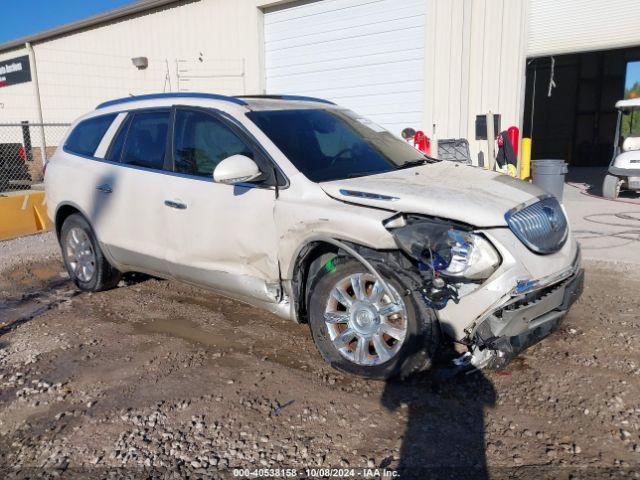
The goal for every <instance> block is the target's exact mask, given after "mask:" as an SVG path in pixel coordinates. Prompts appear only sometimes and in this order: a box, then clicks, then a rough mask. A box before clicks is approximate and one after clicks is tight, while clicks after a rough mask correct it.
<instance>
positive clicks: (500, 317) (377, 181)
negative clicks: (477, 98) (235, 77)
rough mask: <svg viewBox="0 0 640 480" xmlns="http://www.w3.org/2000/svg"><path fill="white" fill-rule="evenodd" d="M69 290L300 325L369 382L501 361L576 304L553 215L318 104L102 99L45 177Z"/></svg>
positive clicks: (573, 268)
mask: <svg viewBox="0 0 640 480" xmlns="http://www.w3.org/2000/svg"><path fill="white" fill-rule="evenodd" d="M45 184H46V195H47V205H48V209H49V215H50V217H51V219H52V220H53V221H54V223H55V228H56V232H57V234H58V238H59V240H60V244H61V247H62V253H63V256H64V262H65V264H66V267H67V269H68V271H69V274H70V275H71V278H72V279H73V280H74V281H75V283H76V284H77V285H78V287H79V288H80V289H82V290H88V291H98V290H105V289H108V288H112V287H114V286H115V285H116V284H117V283H118V280H119V278H120V275H121V274H122V273H123V272H130V271H135V272H144V273H147V274H150V275H154V276H158V277H163V278H171V279H176V280H181V281H185V282H189V283H192V284H196V285H200V286H203V287H209V288H211V289H213V290H215V291H216V292H219V293H221V294H223V295H226V296H229V297H233V298H236V299H238V300H241V301H244V302H247V303H250V304H252V305H255V306H257V307H261V308H264V309H266V310H268V311H270V312H273V313H275V314H277V315H280V316H282V317H286V318H290V319H291V320H293V321H296V322H307V323H308V324H309V325H310V328H311V334H312V336H313V339H314V340H315V343H316V345H317V347H318V349H319V351H320V353H321V354H322V356H323V357H324V359H325V360H327V361H328V362H330V363H331V365H333V366H334V367H336V368H338V369H341V370H343V371H347V372H351V373H355V374H359V375H363V376H366V377H372V378H389V377H391V376H395V375H402V376H404V375H407V374H410V373H412V372H415V371H417V370H420V369H422V368H425V367H427V366H429V365H430V363H431V360H432V358H433V356H434V353H435V351H436V349H437V348H438V345H440V344H442V342H443V341H447V342H449V343H450V342H451V341H455V342H458V343H460V344H462V345H465V346H466V347H467V348H468V352H467V354H466V355H465V358H464V360H466V362H467V364H471V365H474V366H478V367H480V366H493V367H498V366H501V365H504V364H505V362H507V361H508V360H509V359H510V358H511V357H512V356H513V355H515V354H516V353H517V352H519V351H521V350H522V349H524V348H526V347H527V346H529V345H531V344H532V343H535V342H536V341H538V340H539V339H541V338H543V337H544V336H546V335H547V334H548V333H549V332H550V331H551V330H552V329H553V328H554V327H555V326H556V325H557V324H558V322H559V321H560V319H561V318H562V316H563V315H564V314H565V313H566V311H567V310H568V309H569V306H570V305H571V303H573V301H574V300H575V299H576V298H577V297H578V296H579V295H580V293H581V290H582V283H583V273H582V270H581V269H580V254H579V247H578V245H577V243H576V242H575V241H574V239H573V238H572V235H571V232H570V231H569V227H568V224H567V221H566V217H565V214H564V211H563V208H562V207H561V205H560V204H559V203H558V202H557V201H556V200H555V198H553V197H549V196H545V195H544V193H543V192H542V191H541V190H539V189H537V188H536V187H534V186H531V185H529V184H527V183H524V182H521V181H518V180H515V179H512V178H510V177H507V176H504V175H500V174H496V173H489V172H487V171H484V170H482V169H479V168H475V167H470V166H465V165H461V164H457V163H453V162H446V161H437V160H435V159H432V158H429V157H427V156H425V155H423V154H422V153H420V152H418V151H417V150H415V149H414V148H413V147H411V146H409V145H408V144H407V143H405V142H404V141H402V140H401V139H399V138H397V137H395V136H394V135H392V134H391V133H389V132H388V131H386V130H385V129H383V128H381V127H380V126H378V125H376V124H375V123H373V122H371V121H368V120H367V119H365V118H363V117H361V116H359V115H358V114H355V113H353V112H352V111H349V110H346V109H344V108H341V107H339V106H336V105H334V104H332V103H331V102H328V101H325V100H320V99H313V98H306V97H291V96H262V97H258V96H256V97H224V96H220V95H209V94H161V95H146V96H139V97H130V98H125V99H121V100H114V101H111V102H107V103H103V104H101V105H99V106H98V107H97V109H96V110H95V111H93V112H91V113H89V114H87V115H85V116H83V117H82V118H80V119H79V120H78V121H77V122H76V123H75V124H74V125H73V126H72V128H71V129H70V133H69V134H68V135H67V137H66V138H65V139H64V140H63V142H62V145H61V147H60V148H58V150H57V151H56V153H55V155H54V156H53V158H52V159H51V160H50V162H49V164H48V166H47V169H46V179H45Z"/></svg>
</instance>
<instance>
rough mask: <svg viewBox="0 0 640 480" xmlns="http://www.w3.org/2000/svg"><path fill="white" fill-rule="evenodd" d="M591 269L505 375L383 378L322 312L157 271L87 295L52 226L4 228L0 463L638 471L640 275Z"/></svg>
mask: <svg viewBox="0 0 640 480" xmlns="http://www.w3.org/2000/svg"><path fill="white" fill-rule="evenodd" d="M586 274H587V276H586V287H585V292H584V294H583V297H582V298H581V299H580V300H579V301H578V302H577V303H576V304H575V305H574V308H573V309H572V310H571V312H570V313H569V315H568V316H567V317H566V319H565V321H564V323H563V324H562V326H561V327H560V328H559V330H557V331H556V332H554V333H553V334H552V335H551V336H550V337H548V338H547V339H545V340H544V341H543V342H541V343H540V344H538V345H536V346H534V347H532V348H530V349H529V350H527V351H525V352H524V353H523V354H521V355H520V356H519V357H518V358H517V359H516V360H515V361H513V362H512V363H511V364H510V365H509V366H508V367H507V368H506V370H504V371H503V372H500V373H496V372H490V371H484V372H476V373H473V374H469V375H461V376H457V377H454V378H451V379H448V380H444V379H442V378H440V377H438V378H436V375H434V374H432V373H426V374H424V375H421V376H419V377H417V378H413V379H410V380H408V381H404V382H387V383H384V382H371V381H364V380H361V379H358V378H354V377H350V376H347V375H343V374H340V373H338V372H336V371H334V370H333V369H332V368H331V367H330V366H328V365H326V364H325V363H323V361H322V359H321V358H320V356H319V354H318V353H317V351H316V349H315V347H314V345H313V342H312V340H311V338H310V335H309V331H308V327H307V326H305V325H295V324H292V323H289V322H287V321H285V320H282V319H279V318H276V317H274V316H272V315H270V314H267V313H264V312H262V311H259V310H257V309H254V308H252V307H249V306H246V305H243V304H240V303H238V302H235V301H232V300H228V299H224V298H221V297H218V296H215V295H213V294H211V293H210V292H207V291H205V290H200V289H197V288H194V287H190V286H186V285H183V284H179V283H175V282H170V281H162V280H156V279H144V278H129V279H127V281H125V282H121V284H120V286H119V287H118V288H116V289H114V290H112V291H108V292H102V293H98V294H87V293H80V292H78V291H77V290H76V289H75V287H74V286H73V284H72V283H71V282H70V281H69V279H68V276H67V275H66V273H65V272H64V269H63V267H62V264H61V261H60V255H59V251H58V246H57V244H56V242H55V239H54V237H53V235H52V234H51V233H48V234H44V235H36V236H31V237H25V238H21V239H17V240H12V241H8V242H0V468H1V469H2V470H3V471H4V473H5V476H10V475H12V476H17V477H23V478H26V477H32V478H33V477H51V478H53V477H59V476H62V478H96V477H103V478H112V477H113V478H120V477H127V476H130V477H142V478H149V477H158V478H183V477H189V478H233V477H234V469H245V470H241V471H238V470H236V471H235V474H236V475H235V477H236V478H251V477H250V476H249V475H248V473H249V472H250V471H251V470H254V469H256V470H255V471H254V472H253V473H256V474H260V473H261V474H262V475H261V476H262V477H263V478H264V477H269V478H273V477H278V476H279V477H280V478H304V477H311V478H329V477H330V476H333V478H335V476H337V475H338V474H340V478H375V477H373V475H374V472H375V471H376V470H375V469H385V468H386V469H388V471H389V472H391V474H392V473H394V472H395V473H396V474H400V473H402V478H457V479H460V478H474V479H475V478H480V479H482V478H532V479H533V478H536V479H538V478H567V479H568V478H575V479H578V478H640V464H639V460H640V328H639V327H640V297H639V296H638V293H639V292H640V278H639V277H638V275H637V273H636V270H635V269H634V268H633V267H629V266H628V265H627V266H625V265H622V264H620V263H603V262H598V263H593V262H589V261H587V263H586ZM331 467H333V468H336V469H343V470H334V471H330V470H317V469H319V468H320V469H322V468H324V469H327V468H331ZM258 469H262V470H258ZM264 469H267V470H264ZM268 469H271V470H268ZM275 469H293V470H289V471H284V472H283V471H278V470H275ZM313 469H316V470H313ZM368 472H369V473H368ZM379 472H382V470H379ZM294 473H295V476H293V474H294ZM369 474H370V475H369ZM109 475H111V476H112V477H110V476H109ZM368 475H369V476H368ZM253 478H256V477H253ZM378 478H379V477H378Z"/></svg>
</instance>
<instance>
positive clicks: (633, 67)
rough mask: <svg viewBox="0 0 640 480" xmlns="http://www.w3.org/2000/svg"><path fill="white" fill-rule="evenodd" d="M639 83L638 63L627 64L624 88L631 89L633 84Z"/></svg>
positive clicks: (639, 64) (639, 70) (639, 69)
mask: <svg viewBox="0 0 640 480" xmlns="http://www.w3.org/2000/svg"><path fill="white" fill-rule="evenodd" d="M636 82H638V83H640V62H629V63H627V76H626V78H625V83H624V88H625V90H626V89H627V88H631V87H632V86H633V84H634V83H636Z"/></svg>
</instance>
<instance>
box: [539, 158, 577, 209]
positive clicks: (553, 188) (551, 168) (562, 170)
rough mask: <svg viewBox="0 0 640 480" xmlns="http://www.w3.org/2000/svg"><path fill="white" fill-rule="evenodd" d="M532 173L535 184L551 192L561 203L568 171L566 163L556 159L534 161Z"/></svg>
mask: <svg viewBox="0 0 640 480" xmlns="http://www.w3.org/2000/svg"><path fill="white" fill-rule="evenodd" d="M531 171H532V178H533V184H534V185H537V186H538V187H540V188H542V189H543V190H545V191H547V192H549V193H550V194H551V195H553V196H555V197H556V198H557V199H558V201H560V202H561V201H562V192H563V191H564V176H565V175H566V174H567V171H568V170H567V164H566V162H565V161H564V160H556V159H545V160H532V161H531Z"/></svg>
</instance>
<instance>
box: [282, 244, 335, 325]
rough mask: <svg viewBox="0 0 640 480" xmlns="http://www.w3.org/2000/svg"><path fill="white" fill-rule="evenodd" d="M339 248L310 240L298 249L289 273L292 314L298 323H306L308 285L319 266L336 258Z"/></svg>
mask: <svg viewBox="0 0 640 480" xmlns="http://www.w3.org/2000/svg"><path fill="white" fill-rule="evenodd" d="M338 253H339V248H338V247H337V246H335V245H332V244H330V243H328V242H325V241H322V240H311V241H309V242H307V243H306V244H305V245H303V246H302V247H300V249H298V252H297V256H296V257H295V260H294V261H293V263H292V265H293V269H292V272H291V277H290V278H291V297H292V300H293V313H294V315H295V319H296V321H297V322H298V323H307V315H308V309H307V307H308V303H309V302H308V300H309V298H308V297H309V285H310V283H311V279H313V277H314V275H315V274H314V270H315V273H317V270H319V266H321V265H322V264H324V263H326V261H328V259H330V258H333V257H335V256H337V255H338Z"/></svg>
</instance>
